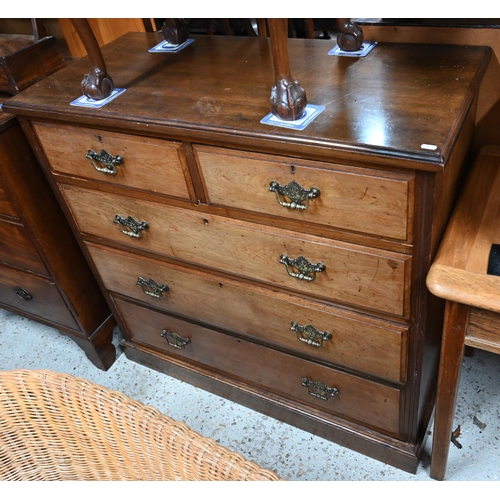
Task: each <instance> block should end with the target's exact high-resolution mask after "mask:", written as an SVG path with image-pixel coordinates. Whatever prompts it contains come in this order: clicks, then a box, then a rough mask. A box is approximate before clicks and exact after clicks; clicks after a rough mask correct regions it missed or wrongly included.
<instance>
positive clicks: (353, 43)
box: [336, 18, 364, 52]
mask: <svg viewBox="0 0 500 500" xmlns="http://www.w3.org/2000/svg"><path fill="white" fill-rule="evenodd" d="M336 21H337V30H338V32H339V33H338V35H337V45H338V46H339V47H340V48H341V49H342V50H345V51H348V52H349V51H355V50H359V49H360V48H361V45H363V38H364V37H363V31H362V29H361V28H360V27H359V26H358V25H357V24H356V23H355V22H354V21H351V20H350V19H345V18H339V19H337V20H336Z"/></svg>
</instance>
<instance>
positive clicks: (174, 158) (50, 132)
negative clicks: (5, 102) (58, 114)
mask: <svg viewBox="0 0 500 500" xmlns="http://www.w3.org/2000/svg"><path fill="white" fill-rule="evenodd" d="M33 127H34V129H35V132H36V134H37V136H38V138H39V140H40V143H41V145H42V148H43V150H44V152H45V155H46V157H47V159H48V160H49V163H50V166H51V168H52V170H53V171H54V172H58V173H62V174H68V175H72V176H78V177H84V178H88V179H94V180H98V181H102V182H109V183H112V184H118V185H120V186H125V187H128V188H134V189H139V190H143V191H151V192H153V193H157V194H161V195H167V196H173V197H177V198H183V199H190V189H189V187H188V183H190V181H188V179H189V176H188V170H187V164H186V160H185V157H184V153H183V151H182V145H181V144H180V143H177V142H172V141H166V140H160V139H150V138H143V137H139V136H133V135H128V134H120V133H117V132H110V131H106V130H97V129H95V130H94V129H89V128H77V127H71V126H61V127H58V126H55V125H52V124H47V123H36V122H35V123H34V124H33ZM90 150H92V151H94V152H95V153H101V151H103V150H104V151H105V152H107V153H109V154H110V155H112V156H114V157H117V156H120V157H121V158H122V160H123V161H122V163H119V164H117V165H116V166H115V169H114V170H109V169H108V168H106V167H105V166H104V164H103V163H102V162H101V161H99V160H97V159H90V158H88V157H87V155H88V153H89V151H90ZM96 168H98V169H100V170H97V169H96ZM113 171H116V173H112V172H113Z"/></svg>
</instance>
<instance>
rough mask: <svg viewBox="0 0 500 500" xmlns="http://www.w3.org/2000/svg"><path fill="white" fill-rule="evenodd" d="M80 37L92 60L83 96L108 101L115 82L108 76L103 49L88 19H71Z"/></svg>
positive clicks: (83, 82)
mask: <svg viewBox="0 0 500 500" xmlns="http://www.w3.org/2000/svg"><path fill="white" fill-rule="evenodd" d="M71 22H72V24H73V26H74V27H75V29H76V31H77V33H78V36H79V37H80V39H81V40H82V43H83V45H84V46H85V50H86V51H87V53H88V55H89V59H90V71H89V73H88V74H87V75H85V76H84V77H83V81H82V90H83V94H84V95H85V96H86V97H88V98H89V99H95V100H96V101H98V100H100V99H106V97H109V96H110V95H111V92H112V91H113V89H114V84H113V80H112V79H111V77H110V76H109V75H108V72H107V70H106V64H105V63H104V58H103V57H102V52H101V48H100V47H99V43H98V42H97V40H96V37H95V35H94V32H93V31H92V28H91V27H90V24H89V22H88V20H87V19H80V18H76V19H71Z"/></svg>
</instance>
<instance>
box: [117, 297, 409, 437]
mask: <svg viewBox="0 0 500 500" xmlns="http://www.w3.org/2000/svg"><path fill="white" fill-rule="evenodd" d="M115 304H116V307H117V309H118V310H119V313H120V315H121V318H122V320H123V322H124V323H125V325H126V328H127V331H128V334H129V335H130V336H131V340H132V341H135V342H138V343H143V344H146V345H148V346H151V347H153V348H155V349H157V350H158V351H160V352H164V353H167V354H169V355H172V356H176V357H177V356H178V357H181V358H182V359H184V360H187V361H191V362H195V363H200V364H203V365H205V366H208V367H210V368H211V369H213V370H214V371H216V372H219V373H223V374H225V375H228V376H229V377H233V378H235V379H238V380H241V381H243V382H246V383H249V384H252V385H254V386H256V387H259V388H264V389H266V390H268V391H270V392H272V393H274V394H278V395H280V396H283V397H285V398H287V399H291V400H293V401H296V402H299V403H303V404H306V405H308V406H309V407H313V408H318V409H320V410H323V411H324V412H328V413H330V414H332V415H337V416H339V417H342V418H348V419H350V420H354V421H357V422H360V423H363V424H365V425H367V426H368V427H371V428H375V429H381V430H384V431H386V432H390V433H392V434H398V433H399V410H400V398H401V394H400V391H399V390H397V389H394V388H392V387H388V386H385V385H382V384H379V383H376V382H373V381H369V380H365V379H363V378H361V377H356V376H352V375H347V374H345V373H343V372H341V371H338V370H333V369H330V368H327V367H325V366H321V365H319V364H316V363H313V362H310V361H306V360H304V359H300V358H298V357H295V356H292V355H289V354H285V353H283V352H279V351H276V350H274V349H271V348H267V347H264V346H261V345H258V344H254V343H252V342H247V341H245V340H242V339H239V338H236V337H233V336H231V335H226V334H223V333H221V332H217V331H216V330H212V329H209V328H202V327H200V326H197V325H194V324H192V323H188V322H185V321H181V320H179V319H176V318H173V317H170V316H168V315H165V314H161V313H157V312H154V311H151V310H148V309H146V308H143V307H139V306H136V305H134V304H130V303H127V302H124V301H122V300H115ZM314 383H318V384H321V383H322V384H325V385H326V386H327V387H328V388H329V389H335V390H336V391H338V393H337V394H336V395H335V396H333V395H332V396H330V394H331V392H332V391H322V390H321V387H313V386H312V384H314ZM309 391H311V392H314V393H315V394H318V395H322V396H324V397H325V398H326V399H325V400H323V399H321V398H320V397H319V396H314V395H311V394H310V393H309ZM325 394H326V395H325Z"/></svg>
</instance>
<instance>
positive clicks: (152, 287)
mask: <svg viewBox="0 0 500 500" xmlns="http://www.w3.org/2000/svg"><path fill="white" fill-rule="evenodd" d="M135 284H136V285H139V286H140V287H141V289H142V291H143V292H144V293H145V294H146V295H149V296H150V297H155V298H157V299H161V297H162V294H163V292H168V285H164V284H163V285H160V283H157V282H156V281H155V280H154V279H153V278H149V279H148V280H145V279H144V278H141V277H140V276H139V277H138V278H137V281H136V283H135Z"/></svg>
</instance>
